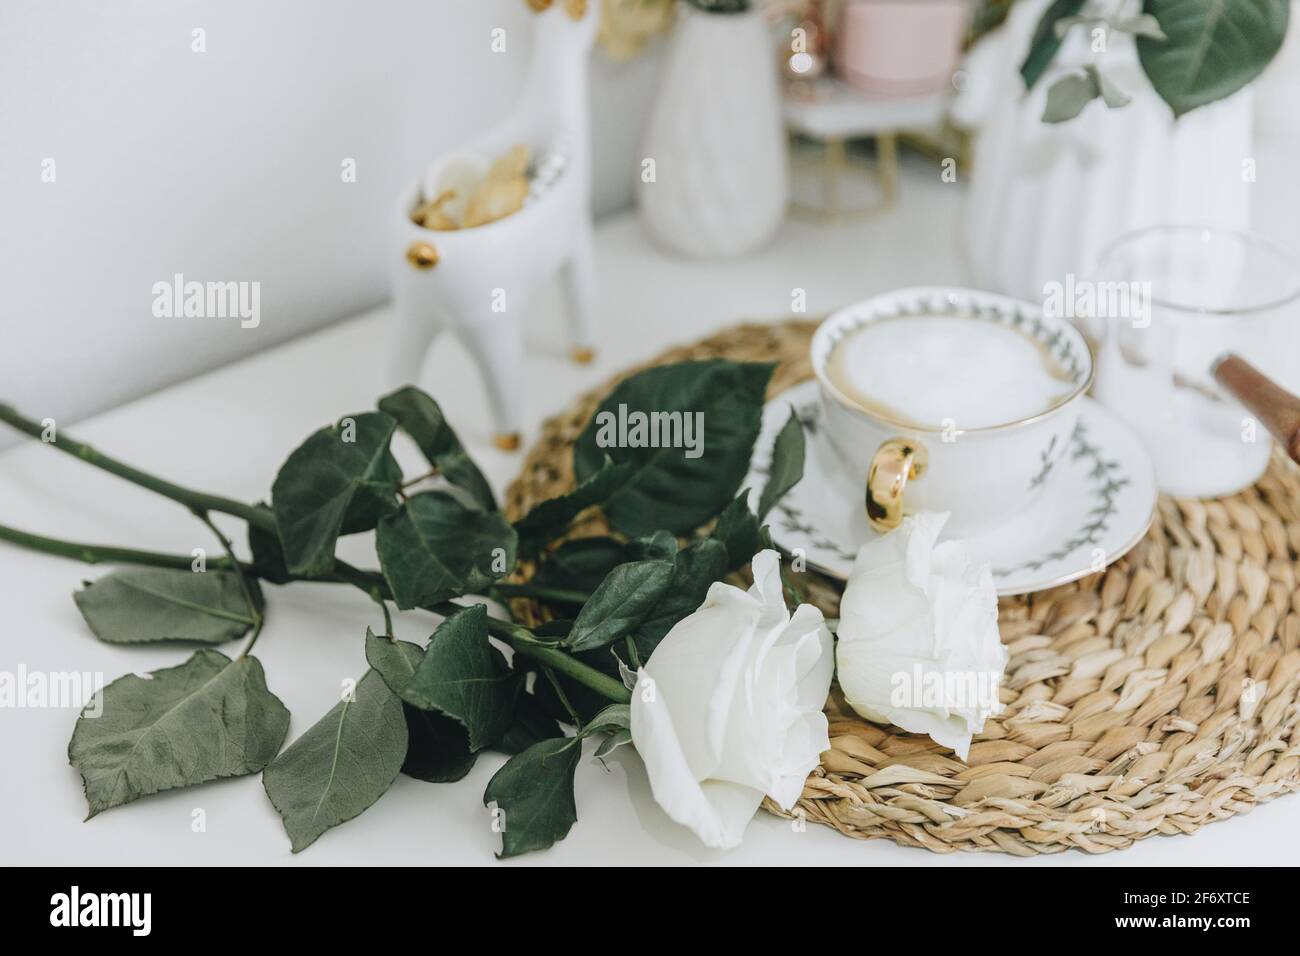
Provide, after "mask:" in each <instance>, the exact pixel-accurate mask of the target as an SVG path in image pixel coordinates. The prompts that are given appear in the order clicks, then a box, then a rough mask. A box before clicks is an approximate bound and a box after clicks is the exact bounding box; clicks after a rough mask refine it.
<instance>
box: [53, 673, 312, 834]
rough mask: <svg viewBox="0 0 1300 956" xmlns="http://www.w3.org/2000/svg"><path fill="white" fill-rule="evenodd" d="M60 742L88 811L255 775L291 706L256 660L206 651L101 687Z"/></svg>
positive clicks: (283, 729) (278, 740) (274, 747)
mask: <svg viewBox="0 0 1300 956" xmlns="http://www.w3.org/2000/svg"><path fill="white" fill-rule="evenodd" d="M97 703H99V704H100V705H101V706H102V712H101V713H100V715H99V716H97V717H96V716H92V715H91V714H89V713H87V712H85V711H83V713H82V715H81V717H79V718H78V719H77V725H76V728H75V729H74V730H73V732H72V740H71V742H70V743H69V744H68V760H69V762H70V763H71V764H72V766H74V767H76V768H77V770H79V771H80V772H81V779H82V781H83V783H84V784H85V788H86V802H87V804H89V807H90V816H92V817H93V816H94V815H95V814H97V813H99V812H101V811H103V810H107V809H108V808H110V807H116V806H120V805H121V804H124V803H130V802H131V801H132V800H135V799H137V798H139V797H144V796H148V795H149V794H153V793H159V792H161V791H163V790H173V789H175V788H177V787H189V786H193V785H194V784H196V783H205V782H207V781H209V780H217V779H220V778H222V777H238V776H242V775H243V774H248V773H257V772H258V771H259V770H261V769H262V768H263V767H265V766H266V765H267V763H269V762H270V760H271V758H273V757H274V756H275V755H276V752H277V751H278V750H279V749H280V745H281V744H282V743H283V742H284V735H285V734H286V733H287V732H288V730H289V711H287V710H286V709H285V707H284V704H282V703H280V699H279V698H278V697H276V696H275V695H274V694H272V693H271V692H270V691H269V690H268V689H267V687H266V677H265V675H264V674H263V672H262V665H261V663H260V662H259V661H258V660H257V658H255V657H239V658H236V659H235V660H233V661H232V660H231V659H230V658H229V657H227V656H226V655H225V654H222V653H221V652H219V651H214V650H211V649H209V648H204V649H202V650H199V651H196V652H195V653H194V655H193V656H192V657H190V659H189V660H187V661H186V662H185V663H184V664H180V665H179V666H177V667H167V668H163V669H162V670H157V671H153V672H151V673H150V674H149V676H148V678H144V677H137V676H136V675H135V674H127V675H126V676H125V677H119V678H118V679H117V680H115V681H113V683H111V684H109V685H108V686H107V687H105V688H104V689H103V690H101V691H100V692H99V700H98V701H97Z"/></svg>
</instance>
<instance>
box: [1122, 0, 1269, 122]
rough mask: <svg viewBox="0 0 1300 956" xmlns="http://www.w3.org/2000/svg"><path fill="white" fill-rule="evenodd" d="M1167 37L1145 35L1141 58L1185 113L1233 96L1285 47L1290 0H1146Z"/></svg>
mask: <svg viewBox="0 0 1300 956" xmlns="http://www.w3.org/2000/svg"><path fill="white" fill-rule="evenodd" d="M1143 9H1144V11H1145V12H1146V13H1148V14H1150V15H1151V16H1153V17H1155V20H1156V22H1157V23H1158V24H1159V26H1160V29H1161V31H1162V32H1163V33H1164V34H1165V37H1166V38H1167V39H1164V40H1159V39H1155V38H1152V37H1147V36H1139V37H1138V40H1137V48H1138V57H1139V58H1140V59H1141V61H1142V69H1143V70H1144V71H1146V75H1147V76H1148V77H1149V78H1150V80H1151V85H1152V86H1154V87H1155V89H1156V92H1157V93H1159V94H1160V98H1161V99H1163V100H1164V101H1165V102H1166V103H1168V104H1169V106H1170V107H1171V108H1172V109H1173V111H1174V115H1175V116H1182V115H1183V114H1184V113H1188V112H1190V111H1192V110H1194V109H1196V108H1197V107H1199V106H1205V105H1206V104H1207V103H1213V102H1215V101H1216V100H1221V99H1223V98H1224V97H1227V96H1231V95H1232V94H1233V93H1235V92H1237V91H1238V90H1240V89H1241V88H1242V87H1244V86H1245V85H1246V84H1247V83H1249V82H1250V81H1251V80H1253V79H1255V77H1257V76H1259V74H1260V73H1262V72H1263V71H1264V67H1266V66H1268V64H1269V63H1270V62H1271V61H1272V59H1273V57H1274V56H1276V55H1277V51H1278V50H1280V49H1281V48H1282V41H1283V39H1284V38H1285V36H1286V28H1287V20H1288V18H1289V16H1290V3H1289V0H1146V2H1145V3H1144V5H1143Z"/></svg>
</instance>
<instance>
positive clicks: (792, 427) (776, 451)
mask: <svg viewBox="0 0 1300 956" xmlns="http://www.w3.org/2000/svg"><path fill="white" fill-rule="evenodd" d="M803 461H804V438H803V425H801V424H800V423H799V416H798V415H796V414H795V411H794V408H791V409H790V417H789V418H788V419H787V420H786V423H785V424H784V425H782V426H781V431H780V432H778V433H777V436H776V441H775V442H774V443H773V445H772V465H771V468H770V469H769V470H768V476H767V484H766V485H764V486H763V493H762V495H760V496H759V499H758V520H759V521H762V520H763V519H764V518H766V517H767V513H768V512H769V511H771V510H772V506H773V505H775V504H776V503H777V502H778V501H780V500H781V499H782V498H783V497H785V494H786V492H788V491H789V490H790V489H791V488H793V487H794V486H795V485H797V484H799V482H800V481H801V480H802V479H803Z"/></svg>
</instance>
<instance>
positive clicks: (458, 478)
mask: <svg viewBox="0 0 1300 956" xmlns="http://www.w3.org/2000/svg"><path fill="white" fill-rule="evenodd" d="M379 408H380V410H381V411H384V412H387V413H388V414H389V415H392V416H393V417H394V418H395V419H397V423H398V424H399V425H400V426H401V427H402V431H404V432H406V433H407V434H408V435H410V436H411V438H412V439H413V440H414V441H415V443H416V444H417V445H418V446H419V447H420V451H421V452H422V453H423V454H424V457H425V459H426V460H428V462H429V464H430V465H433V466H434V467H435V468H437V469H438V473H439V474H441V475H442V476H443V477H444V478H446V479H447V481H449V482H450V483H451V484H453V485H455V486H456V487H457V488H460V489H463V490H464V491H466V492H468V493H469V496H470V498H471V499H473V501H474V502H475V503H476V504H477V505H478V506H479V508H480V509H482V510H483V511H496V510H497V502H496V498H495V497H493V495H492V486H491V485H489V484H488V483H487V479H486V478H484V477H483V473H482V472H481V471H479V470H478V465H476V464H474V460H473V459H472V458H470V457H469V455H468V454H466V452H465V449H464V448H463V447H461V444H460V439H459V438H457V437H456V433H455V432H454V431H452V428H451V426H450V425H448V424H447V419H446V418H444V417H443V414H442V409H441V408H439V407H438V403H437V402H435V401H434V400H433V398H432V397H431V396H429V395H427V394H426V393H424V392H422V391H420V390H419V389H418V388H416V387H414V386H413V385H408V386H406V387H405V388H399V389H398V390H397V391H395V392H393V394H391V395H386V396H384V397H383V398H381V399H380V400H379Z"/></svg>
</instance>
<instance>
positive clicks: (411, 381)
mask: <svg viewBox="0 0 1300 956" xmlns="http://www.w3.org/2000/svg"><path fill="white" fill-rule="evenodd" d="M394 309H395V311H396V313H397V314H396V317H395V318H396V328H395V329H394V330H393V336H392V345H391V346H390V351H389V354H388V381H389V382H391V383H392V385H393V387H397V386H400V385H418V384H419V383H420V369H421V368H422V367H423V366H424V358H425V356H426V355H428V354H429V347H430V345H432V343H433V339H434V337H435V336H436V335H437V334H438V333H439V332H441V331H442V329H443V327H444V323H443V322H442V319H441V317H440V316H439V315H438V311H437V309H436V308H434V307H433V305H432V303H429V302H424V301H421V300H420V299H419V297H418V296H416V295H414V294H410V295H398V296H397V297H396V299H395V301H394Z"/></svg>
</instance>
